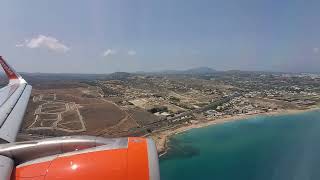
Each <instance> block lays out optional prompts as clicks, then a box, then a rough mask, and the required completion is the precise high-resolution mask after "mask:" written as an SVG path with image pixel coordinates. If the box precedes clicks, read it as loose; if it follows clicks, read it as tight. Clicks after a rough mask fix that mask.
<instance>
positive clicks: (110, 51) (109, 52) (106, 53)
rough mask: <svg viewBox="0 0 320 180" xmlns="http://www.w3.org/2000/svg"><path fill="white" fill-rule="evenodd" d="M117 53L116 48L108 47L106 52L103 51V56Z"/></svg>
mask: <svg viewBox="0 0 320 180" xmlns="http://www.w3.org/2000/svg"><path fill="white" fill-rule="evenodd" d="M116 53H117V51H116V50H114V49H107V50H105V51H104V52H103V54H102V56H104V57H105V56H110V55H114V54H116Z"/></svg>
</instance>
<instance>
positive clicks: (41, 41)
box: [16, 35, 70, 52]
mask: <svg viewBox="0 0 320 180" xmlns="http://www.w3.org/2000/svg"><path fill="white" fill-rule="evenodd" d="M16 47H27V48H31V49H35V48H47V49H49V50H52V51H55V52H67V51H69V50H70V48H69V47H67V46H66V45H64V44H63V43H61V42H60V41H59V40H58V39H56V38H54V37H50V36H44V35H39V36H37V37H35V38H32V39H30V40H25V41H24V42H23V43H19V44H16Z"/></svg>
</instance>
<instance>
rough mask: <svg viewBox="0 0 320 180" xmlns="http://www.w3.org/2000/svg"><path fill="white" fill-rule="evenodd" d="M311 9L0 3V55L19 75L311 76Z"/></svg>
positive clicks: (310, 3)
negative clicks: (190, 72) (171, 72)
mask: <svg viewBox="0 0 320 180" xmlns="http://www.w3.org/2000/svg"><path fill="white" fill-rule="evenodd" d="M319 7H320V1H318V0H281V1H279V0H161V1H160V0H101V1H99V0H90V1H89V0H87V1H84V0H68V1H65V0H54V1H49V0H28V1H15V0H3V1H1V11H0V22H2V26H1V29H0V50H1V51H0V52H1V55H3V56H4V57H5V58H6V59H7V60H8V61H9V62H10V63H11V64H12V65H13V66H15V68H16V69H17V70H19V71H24V72H70V73H110V72H115V71H129V72H134V71H158V70H164V69H187V68H192V67H198V66H208V67H212V68H215V69H218V70H230V69H240V70H267V71H310V72H319V71H320V23H319V22H320V11H319Z"/></svg>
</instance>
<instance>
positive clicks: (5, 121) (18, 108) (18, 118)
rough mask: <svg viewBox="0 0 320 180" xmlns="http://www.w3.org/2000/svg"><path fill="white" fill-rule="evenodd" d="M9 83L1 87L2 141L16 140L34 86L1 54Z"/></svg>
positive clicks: (1, 62)
mask: <svg viewBox="0 0 320 180" xmlns="http://www.w3.org/2000/svg"><path fill="white" fill-rule="evenodd" d="M0 64H1V66H2V68H3V69H4V71H5V73H6V75H7V76H8V78H9V84H8V85H6V86H5V87H3V88H1V89H0V143H5V142H15V140H16V136H17V134H18V131H19V129H20V126H21V123H22V120H23V116H24V113H25V111H26V108H27V104H28V101H29V97H30V94H31V89H32V87H31V86H30V85H28V83H27V82H26V81H25V80H24V79H23V78H22V77H21V76H20V75H19V74H18V73H17V72H16V71H14V69H13V68H11V67H10V66H9V64H7V63H6V61H5V60H4V59H3V58H2V57H1V56H0Z"/></svg>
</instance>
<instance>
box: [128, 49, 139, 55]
mask: <svg viewBox="0 0 320 180" xmlns="http://www.w3.org/2000/svg"><path fill="white" fill-rule="evenodd" d="M136 54H137V52H136V51H134V50H129V51H128V55H129V56H134V55H136Z"/></svg>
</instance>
